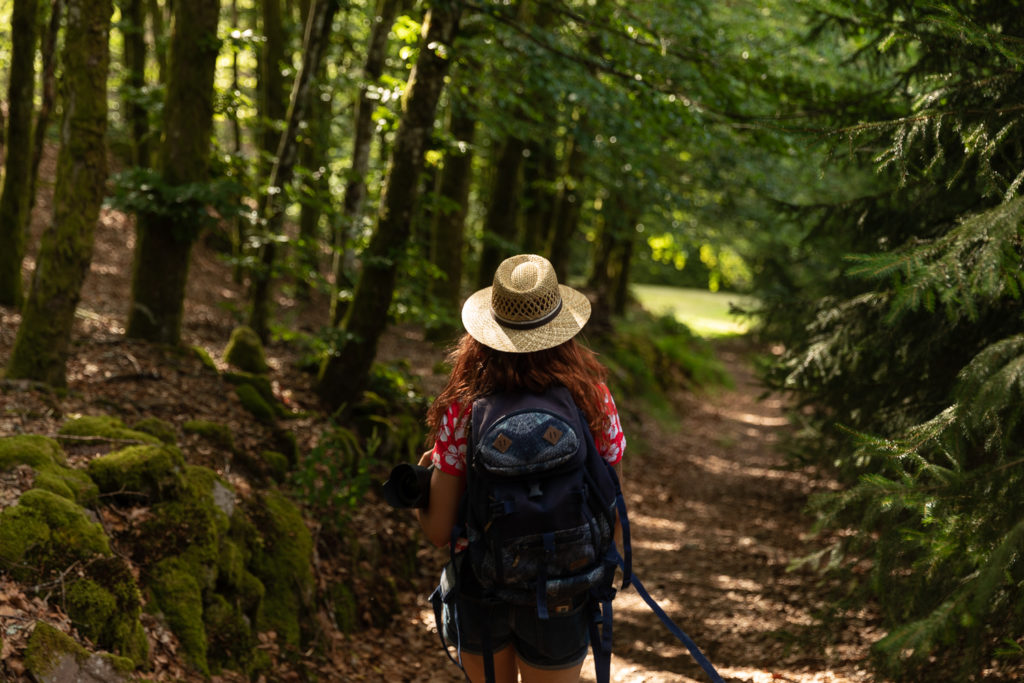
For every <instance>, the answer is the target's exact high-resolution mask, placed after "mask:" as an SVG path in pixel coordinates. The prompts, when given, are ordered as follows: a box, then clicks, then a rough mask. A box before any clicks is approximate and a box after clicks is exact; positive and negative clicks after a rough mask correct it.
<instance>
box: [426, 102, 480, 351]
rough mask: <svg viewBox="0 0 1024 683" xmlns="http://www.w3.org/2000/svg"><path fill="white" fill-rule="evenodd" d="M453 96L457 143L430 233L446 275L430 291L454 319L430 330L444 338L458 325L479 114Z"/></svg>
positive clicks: (433, 253)
mask: <svg viewBox="0 0 1024 683" xmlns="http://www.w3.org/2000/svg"><path fill="white" fill-rule="evenodd" d="M470 96H471V95H466V96H463V95H461V94H460V95H456V94H453V95H452V96H451V102H450V105H449V108H448V115H449V117H450V118H449V121H448V133H449V134H450V135H451V137H452V139H453V140H454V144H453V145H452V146H451V147H450V148H449V149H448V153H447V154H446V155H445V158H444V168H442V169H441V180H440V187H439V190H438V194H439V195H440V197H439V200H438V206H439V209H438V211H437V214H436V216H435V220H434V225H433V231H432V235H431V248H430V260H431V263H433V264H434V266H435V267H437V269H438V270H440V271H441V272H442V273H444V275H445V277H444V278H442V279H436V280H431V283H430V285H431V294H432V295H433V298H434V299H435V300H436V301H437V303H438V305H440V306H442V307H443V308H444V315H442V316H441V318H442V319H449V318H450V319H451V320H452V321H453V322H452V323H450V324H443V325H440V326H438V328H437V329H435V330H433V331H432V332H431V334H432V335H434V336H436V337H438V338H441V337H445V336H450V335H452V334H454V333H455V332H456V331H457V330H458V329H459V326H458V325H457V324H455V322H454V321H457V320H458V312H459V303H460V300H461V298H462V273H463V271H464V262H465V253H464V252H465V234H466V214H467V213H468V211H469V192H470V188H471V186H472V180H473V137H474V135H475V132H476V118H475V117H474V116H473V115H472V113H471V112H470V111H469V106H468V103H467V102H466V99H465V97H470Z"/></svg>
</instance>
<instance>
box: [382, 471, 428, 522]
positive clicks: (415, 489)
mask: <svg viewBox="0 0 1024 683" xmlns="http://www.w3.org/2000/svg"><path fill="white" fill-rule="evenodd" d="M433 473H434V468H433V467H423V466H422V465H410V464H408V463H400V464H398V465H395V467H394V469H392V470H391V474H390V476H389V477H388V480H387V481H386V482H384V483H383V484H382V485H381V495H382V496H383V497H384V500H386V501H387V503H388V505H390V506H391V507H396V508H421V509H423V510H426V509H427V505H428V504H429V503H430V477H431V475H432V474H433Z"/></svg>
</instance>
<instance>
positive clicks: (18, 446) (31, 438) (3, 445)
mask: <svg viewBox="0 0 1024 683" xmlns="http://www.w3.org/2000/svg"><path fill="white" fill-rule="evenodd" d="M18 465H28V466H29V467H31V468H32V469H34V470H35V471H36V476H35V484H34V485H35V487H36V488H40V489H45V490H47V491H50V492H51V493H56V494H57V495H58V496H63V497H64V498H67V499H68V500H73V501H76V502H78V503H81V504H82V505H92V504H94V503H95V502H96V499H97V497H98V495H99V491H98V489H97V487H96V484H94V483H93V482H92V480H91V479H90V478H89V477H88V475H86V474H85V473H84V472H82V471H81V470H76V469H73V468H70V467H67V458H66V457H65V456H64V451H63V450H62V449H61V447H60V444H59V443H57V442H56V441H55V440H53V439H50V438H48V437H45V436H38V435H35V434H19V435H17V436H8V437H4V438H0V471H3V470H6V469H11V468H13V467H17V466H18Z"/></svg>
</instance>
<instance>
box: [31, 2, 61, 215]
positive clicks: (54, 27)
mask: <svg viewBox="0 0 1024 683" xmlns="http://www.w3.org/2000/svg"><path fill="white" fill-rule="evenodd" d="M63 14H64V0H53V3H52V5H51V7H50V25H49V27H48V28H47V30H46V35H44V36H43V42H42V45H41V46H40V49H39V53H40V57H41V59H42V63H43V79H42V80H43V97H42V102H41V103H40V105H39V113H37V114H36V124H35V132H34V134H33V138H32V170H31V172H30V174H29V190H28V202H29V206H28V211H27V212H26V214H25V230H28V227H29V223H30V222H31V220H32V209H34V208H35V205H36V182H37V180H38V179H39V164H40V163H41V162H42V160H43V146H44V143H45V141H46V129H47V128H49V126H50V114H51V113H52V112H53V105H54V103H55V102H56V101H57V76H56V71H57V59H56V57H57V35H58V34H59V33H60V23H61V17H62V16H63Z"/></svg>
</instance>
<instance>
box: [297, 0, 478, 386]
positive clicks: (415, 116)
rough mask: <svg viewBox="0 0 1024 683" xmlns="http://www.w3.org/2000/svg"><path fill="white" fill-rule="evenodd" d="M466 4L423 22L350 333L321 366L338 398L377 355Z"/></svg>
mask: <svg viewBox="0 0 1024 683" xmlns="http://www.w3.org/2000/svg"><path fill="white" fill-rule="evenodd" d="M461 7H462V4H461V2H444V1H438V2H435V3H434V4H433V6H432V7H431V9H430V11H429V13H428V15H427V18H426V20H425V23H424V36H423V39H422V40H421V41H420V55H419V58H418V59H417V60H416V65H415V66H414V67H413V70H412V73H411V74H409V83H408V85H407V87H406V91H405V99H404V102H403V107H402V119H401V121H400V123H399V126H398V132H397V134H396V135H395V145H394V150H393V151H392V154H391V163H390V168H389V170H388V174H387V180H386V182H385V186H384V190H383V193H382V196H381V203H380V210H379V212H378V214H377V227H376V230H375V231H374V234H373V237H372V238H371V240H370V244H369V246H368V247H367V249H366V252H365V253H364V254H363V269H362V272H361V273H360V277H359V282H358V283H357V284H356V290H355V294H354V297H353V299H352V305H351V306H350V307H349V309H348V313H347V314H346V315H345V321H344V331H345V339H346V341H345V342H344V343H343V345H342V347H341V349H339V351H338V353H337V354H336V355H332V356H330V357H329V358H328V359H327V360H326V361H325V362H324V364H323V366H322V367H321V369H320V376H319V379H318V383H317V389H318V392H319V393H320V395H321V397H323V399H324V400H325V401H326V402H327V403H328V404H330V405H332V406H340V405H341V404H342V403H345V402H346V401H351V402H354V401H358V400H359V399H360V397H361V396H362V394H363V390H364V389H365V388H366V383H367V381H368V379H369V375H370V365H371V363H373V360H374V358H375V357H376V355H377V342H378V341H379V340H380V336H381V334H383V332H384V328H385V326H386V325H387V316H388V308H389V307H390V305H391V298H392V295H393V294H394V289H395V278H396V277H397V274H398V269H399V267H400V266H401V262H402V256H403V254H404V252H405V247H406V242H407V240H408V238H409V221H410V218H411V211H412V207H413V206H414V205H415V204H416V194H417V192H418V191H419V188H420V173H421V171H422V170H423V156H424V150H425V148H426V145H427V143H428V142H429V141H430V137H431V133H432V131H433V128H434V117H435V116H436V111H437V102H438V99H439V97H440V95H441V90H442V88H443V87H444V78H445V74H446V73H447V72H448V66H449V63H450V61H451V59H450V55H449V54H448V53H449V52H450V51H451V49H452V48H451V46H452V42H453V40H454V39H455V34H456V32H457V30H458V23H459V14H460V12H461Z"/></svg>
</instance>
